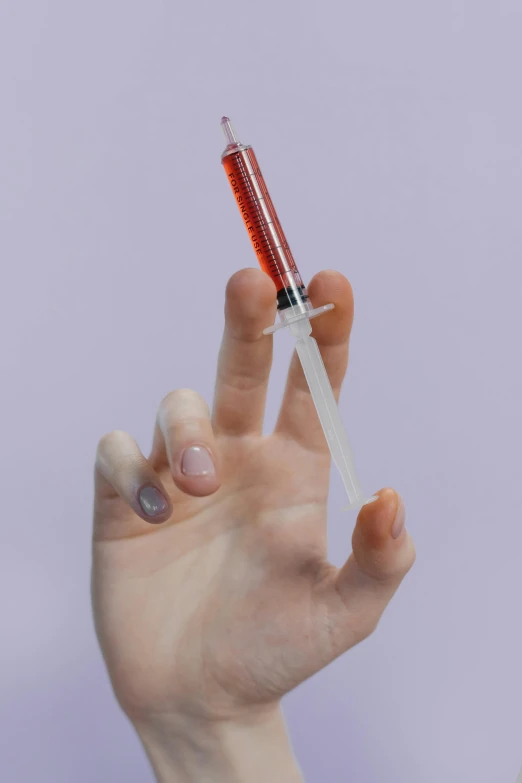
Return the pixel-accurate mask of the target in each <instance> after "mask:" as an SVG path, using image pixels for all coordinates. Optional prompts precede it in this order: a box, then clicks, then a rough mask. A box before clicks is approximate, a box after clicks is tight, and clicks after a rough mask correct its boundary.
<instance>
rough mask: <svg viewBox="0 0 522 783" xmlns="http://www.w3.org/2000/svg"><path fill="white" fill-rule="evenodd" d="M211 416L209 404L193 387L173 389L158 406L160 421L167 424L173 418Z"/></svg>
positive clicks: (176, 419)
mask: <svg viewBox="0 0 522 783" xmlns="http://www.w3.org/2000/svg"><path fill="white" fill-rule="evenodd" d="M209 416H210V409H209V406H208V404H207V403H206V401H205V400H204V399H203V397H202V396H201V395H200V394H198V392H196V391H194V390H193V389H185V388H182V389H173V390H172V391H170V392H168V394H166V395H165V397H163V399H162V400H161V402H160V404H159V408H158V422H159V423H160V424H164V425H165V426H167V425H168V423H169V421H172V420H174V421H179V420H182V419H192V418H207V417H209Z"/></svg>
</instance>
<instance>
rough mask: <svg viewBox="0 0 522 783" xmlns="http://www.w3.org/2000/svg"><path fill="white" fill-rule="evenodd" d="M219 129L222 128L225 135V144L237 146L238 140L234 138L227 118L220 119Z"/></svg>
mask: <svg viewBox="0 0 522 783" xmlns="http://www.w3.org/2000/svg"><path fill="white" fill-rule="evenodd" d="M221 127H222V128H223V133H224V134H225V138H226V140H227V144H234V145H235V144H239V139H238V137H237V136H236V133H235V131H234V128H233V127H232V123H231V122H230V118H229V117H222V118H221Z"/></svg>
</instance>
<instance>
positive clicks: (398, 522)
mask: <svg viewBox="0 0 522 783" xmlns="http://www.w3.org/2000/svg"><path fill="white" fill-rule="evenodd" d="M405 521H406V509H405V508H404V502H403V500H402V498H401V497H400V496H399V506H398V508H397V513H396V514H395V519H394V520H393V525H392V529H391V537H392V538H399V536H400V534H401V533H402V530H403V528H404V523H405Z"/></svg>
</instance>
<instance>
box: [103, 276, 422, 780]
mask: <svg viewBox="0 0 522 783" xmlns="http://www.w3.org/2000/svg"><path fill="white" fill-rule="evenodd" d="M308 290H309V294H310V298H311V300H312V301H313V303H314V306H319V305H321V304H326V303H328V302H334V303H335V309H334V310H332V311H331V312H329V313H326V314H324V315H322V316H321V317H320V318H318V319H316V320H315V321H313V335H314V337H315V338H316V340H317V342H318V344H319V347H320V349H321V353H322V356H323V359H324V362H325V365H326V369H327V371H328V375H329V377H330V380H331V383H332V387H333V388H334V392H335V394H336V396H337V397H338V395H339V392H340V388H341V383H342V381H343V378H344V375H345V371H346V367H347V362H348V342H349V337H350V331H351V327H352V321H353V294H352V289H351V286H350V284H349V282H348V281H347V280H346V278H345V277H343V276H342V275H341V274H339V273H338V272H333V271H324V272H320V273H319V274H318V275H316V277H315V278H314V279H313V280H312V281H311V283H310V285H309V287H308ZM274 299H275V289H274V285H273V283H272V281H271V280H270V279H269V278H268V277H267V276H266V275H265V274H264V273H262V272H261V271H259V270H256V269H246V270H243V271H241V272H238V273H237V274H235V275H234V276H233V277H232V278H231V279H230V281H229V283H228V286H227V290H226V305H225V330H224V335H223V342H222V347H221V350H220V354H219V361H218V371H217V379H216V390H215V398H214V406H213V410H212V413H210V411H209V409H208V406H207V405H206V403H205V402H204V401H203V400H202V399H201V397H200V396H199V395H198V394H197V393H196V392H195V391H191V390H188V389H181V390H175V391H173V392H170V393H169V394H168V395H167V396H166V397H165V398H164V399H163V400H162V401H161V403H160V405H159V408H158V412H157V419H156V425H155V432H154V437H153V446H152V450H151V453H150V455H149V456H148V458H146V457H145V456H144V455H143V454H142V453H141V452H140V450H139V448H138V446H137V444H136V442H135V441H134V439H133V438H132V436H131V435H129V434H128V433H125V432H122V431H119V430H118V431H113V432H110V433H108V434H107V435H105V436H104V437H102V438H101V440H100V442H99V445H98V450H97V454H96V466H95V499H94V530H93V565H92V600H93V610H94V619H95V625H96V632H97V635H98V639H99V642H100V646H101V649H102V652H103V656H104V659H105V662H106V665H107V668H108V671H109V675H110V678H111V682H112V686H113V689H114V692H115V695H116V698H117V700H118V702H119V704H120V706H121V708H122V709H123V711H124V712H125V714H126V715H127V716H128V718H129V719H130V720H131V722H132V724H133V725H134V727H135V728H136V730H137V732H138V734H139V736H140V738H141V740H142V742H143V744H144V747H145V749H146V751H147V753H148V755H149V758H150V760H151V763H152V765H153V768H154V770H155V772H156V776H157V778H158V780H162V781H174V780H176V781H178V780H180V781H181V780H187V781H188V780H198V781H204V780H207V779H208V780H213V781H217V780H220V779H223V780H228V781H232V780H235V779H237V780H243V781H250V780H252V781H253V780H256V781H257V780H258V779H259V780H266V779H269V778H270V779H272V780H274V781H276V780H281V781H282V780H285V781H291V780H300V779H301V778H300V775H299V773H298V770H297V766H296V765H295V761H294V760H293V757H292V755H291V751H290V750H289V749H288V744H287V739H286V733H285V730H284V724H283V722H282V719H281V715H280V711H279V705H280V700H281V698H282V697H283V696H284V695H285V694H286V693H288V692H289V691H290V690H292V689H293V688H295V687H296V686H297V685H298V684H299V683H301V682H303V680H305V679H307V678H308V677H310V676H311V675H312V674H314V673H315V672H318V671H319V670H320V669H322V668H323V667H324V666H326V665H327V664H328V663H330V662H331V661H333V660H334V659H335V658H337V657H338V656H339V655H341V654H342V653H344V652H345V651H346V650H348V649H349V648H350V647H353V646H354V645H355V644H357V643H358V642H360V641H362V640H363V639H365V638H367V637H368V636H369V635H370V634H371V633H372V632H373V631H374V629H375V628H376V626H377V624H378V622H379V619H380V617H381V615H382V613H383V611H384V609H385V608H386V606H387V604H388V602H389V601H390V600H391V598H392V596H393V595H394V593H395V592H396V590H397V588H398V587H399V585H400V583H401V581H402V579H403V578H404V576H405V575H406V573H407V572H408V571H409V569H410V568H411V566H412V565H413V562H414V560H415V549H414V545H413V542H412V539H411V538H410V536H409V534H408V532H407V530H406V528H403V529H402V532H400V535H399V536H398V537H397V538H394V537H392V527H393V523H394V520H395V518H396V516H397V515H398V516H399V517H400V516H401V515H403V513H404V505H403V503H402V500H401V498H400V496H399V495H398V494H397V492H396V491H395V490H393V489H391V488H385V489H381V490H380V491H379V492H378V493H376V494H377V495H378V499H377V500H375V501H374V502H372V503H370V504H368V505H365V506H363V508H362V510H361V511H360V513H359V515H358V518H357V522H356V525H355V529H354V531H353V537H352V552H351V553H349V556H348V558H347V560H346V563H345V564H344V566H343V567H342V568H340V569H338V568H336V567H335V566H333V565H332V564H330V563H329V562H328V560H327V557H326V551H327V549H326V545H327V539H326V535H327V525H326V522H327V513H326V512H327V497H328V482H329V470H330V459H329V453H328V449H327V446H326V443H325V439H324V435H323V433H322V430H321V428H320V425H319V422H318V420H317V415H316V413H315V408H314V406H313V402H312V400H311V397H310V394H309V392H308V387H307V384H306V381H305V379H304V376H303V372H302V369H301V366H300V363H299V360H298V358H297V357H296V355H295V354H294V356H293V357H292V360H291V364H290V368H289V373H288V380H287V385H286V389H285V393H284V398H283V402H282V405H281V409H280V414H279V419H278V421H277V424H276V427H275V430H274V432H273V433H272V434H270V435H268V436H266V435H265V436H263V435H262V427H263V413H264V408H265V398H266V391H267V382H268V377H269V373H270V366H271V359H272V337H267V336H263V334H262V330H263V328H264V327H265V326H267V325H268V324H270V323H272V322H273V320H274V318H275V303H274ZM192 445H198V446H204V447H206V448H207V449H208V451H209V452H210V454H211V455H212V456H213V459H214V463H215V466H216V474H215V476H209V475H203V476H186V475H184V474H183V473H182V471H181V457H182V453H183V451H184V449H185V448H187V447H188V446H192ZM144 484H152V485H154V486H155V487H157V488H158V489H159V490H160V491H161V492H162V493H163V495H164V497H165V498H166V500H167V503H168V507H167V509H166V511H165V512H164V513H162V514H160V515H159V516H157V517H154V518H150V517H148V516H147V515H146V514H145V513H144V512H143V510H142V509H141V506H140V505H139V502H138V499H137V493H138V490H139V489H140V487H142V486H143V485H144ZM347 554H348V553H347ZM256 753H257V754H258V755H257V756H256ZM254 757H256V758H257V762H256V764H254V765H252V763H251V761H252V759H253V758H254ZM253 767H255V768H256V770H257V772H254V771H253ZM256 774H257V775H259V778H258V777H256ZM220 776H221V777H220Z"/></svg>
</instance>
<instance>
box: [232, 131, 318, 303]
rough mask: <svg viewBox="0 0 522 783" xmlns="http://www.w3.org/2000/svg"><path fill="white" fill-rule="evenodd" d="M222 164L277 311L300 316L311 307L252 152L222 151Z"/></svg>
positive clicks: (239, 148)
mask: <svg viewBox="0 0 522 783" xmlns="http://www.w3.org/2000/svg"><path fill="white" fill-rule="evenodd" d="M231 146H232V145H231ZM222 163H223V166H224V168H225V171H226V174H227V179H228V182H229V185H230V187H231V189H232V193H233V194H234V198H235V200H236V204H237V206H238V208H239V211H240V213H241V217H242V218H243V223H244V225H245V228H246V229H247V232H248V235H249V237H250V242H251V243H252V247H253V248H254V252H255V254H256V257H257V260H258V262H259V265H260V266H261V269H262V270H263V271H264V272H266V273H267V274H268V275H270V277H271V278H272V280H273V281H274V283H275V285H276V289H277V308H278V310H280V311H281V310H286V309H287V308H291V309H292V311H294V312H295V313H296V314H297V313H300V312H303V311H304V310H305V309H307V308H308V307H310V304H309V303H308V294H307V293H306V288H305V286H304V283H303V281H302V279H301V275H300V274H299V270H298V269H297V266H296V263H295V261H294V257H293V256H292V253H291V251H290V248H289V246H288V242H287V241H286V237H285V235H284V232H283V229H282V227H281V223H280V222H279V218H278V217H277V213H276V211H275V207H274V205H273V203H272V199H271V198H270V194H269V192H268V188H267V187H266V184H265V181H264V179H263V175H262V174H261V169H260V168H259V164H258V162H257V159H256V156H255V154H254V150H253V149H252V147H250V146H244V145H239V144H238V145H237V146H236V149H232V150H228V149H227V150H225V152H224V153H223V157H222ZM305 303H308V304H305Z"/></svg>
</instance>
